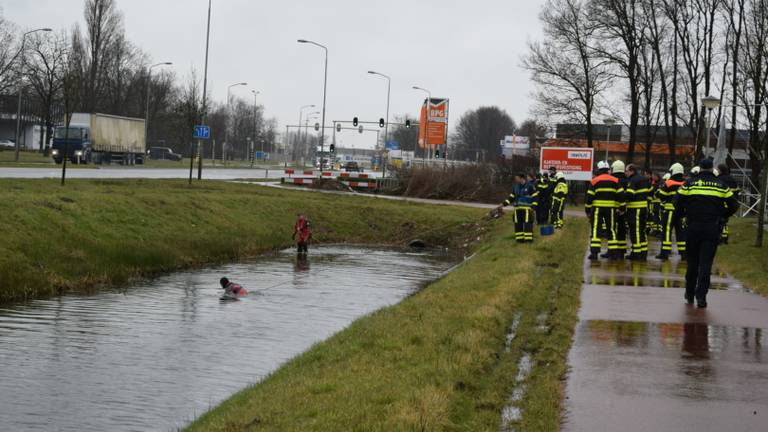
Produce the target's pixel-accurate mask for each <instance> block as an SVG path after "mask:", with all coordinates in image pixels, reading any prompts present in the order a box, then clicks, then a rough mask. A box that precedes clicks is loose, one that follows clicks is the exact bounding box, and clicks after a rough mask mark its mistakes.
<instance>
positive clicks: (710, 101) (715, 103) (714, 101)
mask: <svg viewBox="0 0 768 432" xmlns="http://www.w3.org/2000/svg"><path fill="white" fill-rule="evenodd" d="M701 104H702V105H704V107H705V108H706V109H707V147H706V151H705V152H704V153H705V154H704V156H707V154H706V153H709V143H710V141H711V139H712V136H711V135H712V131H711V128H712V110H713V109H715V108H717V107H719V106H720V98H718V97H715V96H706V97H704V98H702V99H701Z"/></svg>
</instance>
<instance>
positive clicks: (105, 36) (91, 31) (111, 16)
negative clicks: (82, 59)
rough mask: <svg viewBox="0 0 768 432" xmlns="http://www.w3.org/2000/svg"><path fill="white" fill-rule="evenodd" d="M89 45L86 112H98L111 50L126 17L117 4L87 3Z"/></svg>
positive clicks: (111, 0)
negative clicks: (123, 18)
mask: <svg viewBox="0 0 768 432" xmlns="http://www.w3.org/2000/svg"><path fill="white" fill-rule="evenodd" d="M84 15H85V24H86V41H87V46H88V54H89V57H88V81H87V82H86V86H85V95H86V99H85V109H86V110H87V111H89V112H93V111H96V110H97V107H98V100H99V97H100V95H101V92H102V90H103V86H104V70H105V68H106V64H107V62H108V60H109V59H108V57H109V55H108V53H109V49H110V46H111V45H112V44H113V43H114V41H115V39H116V37H117V36H118V35H119V34H120V33H122V28H123V24H122V15H121V14H120V12H119V11H118V10H117V7H116V2H115V0H86V1H85V13H84Z"/></svg>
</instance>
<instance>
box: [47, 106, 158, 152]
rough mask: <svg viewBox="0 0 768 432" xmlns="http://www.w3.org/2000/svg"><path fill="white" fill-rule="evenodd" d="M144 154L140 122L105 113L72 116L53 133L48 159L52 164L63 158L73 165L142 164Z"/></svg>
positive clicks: (144, 143) (142, 121) (145, 146)
mask: <svg viewBox="0 0 768 432" xmlns="http://www.w3.org/2000/svg"><path fill="white" fill-rule="evenodd" d="M146 151H147V143H146V141H145V139H144V120H143V119H137V118H130V117H119V116H113V115H107V114H84V113H75V114H73V115H72V120H71V121H70V125H69V129H67V127H66V126H65V125H62V126H59V127H57V128H56V130H55V131H54V135H53V147H52V152H51V154H52V156H53V159H54V161H56V163H61V162H62V160H64V158H65V157H67V158H69V160H70V161H71V162H73V163H86V164H87V163H90V162H93V163H97V164H102V163H119V164H121V165H135V164H143V163H144V157H145V154H146Z"/></svg>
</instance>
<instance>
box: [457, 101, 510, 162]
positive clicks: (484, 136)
mask: <svg viewBox="0 0 768 432" xmlns="http://www.w3.org/2000/svg"><path fill="white" fill-rule="evenodd" d="M516 129H517V125H516V124H515V121H514V120H512V117H510V116H509V114H507V112H506V111H504V110H502V109H500V108H499V107H495V106H490V107H480V108H478V109H476V110H470V111H467V112H466V113H464V115H462V116H461V119H460V120H459V123H458V125H457V126H456V136H455V138H454V143H455V144H454V148H455V150H454V152H455V153H458V155H457V158H459V159H479V160H482V161H484V162H493V161H496V160H497V159H498V158H499V156H501V146H500V145H499V142H500V141H501V140H502V139H504V137H505V136H506V135H512V134H513V133H515V130H516Z"/></svg>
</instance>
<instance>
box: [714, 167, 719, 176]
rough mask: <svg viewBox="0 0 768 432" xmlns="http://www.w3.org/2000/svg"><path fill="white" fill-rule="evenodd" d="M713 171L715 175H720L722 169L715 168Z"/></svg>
mask: <svg viewBox="0 0 768 432" xmlns="http://www.w3.org/2000/svg"><path fill="white" fill-rule="evenodd" d="M712 173H713V174H714V175H715V177H720V170H719V169H717V168H715V169H713V170H712Z"/></svg>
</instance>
